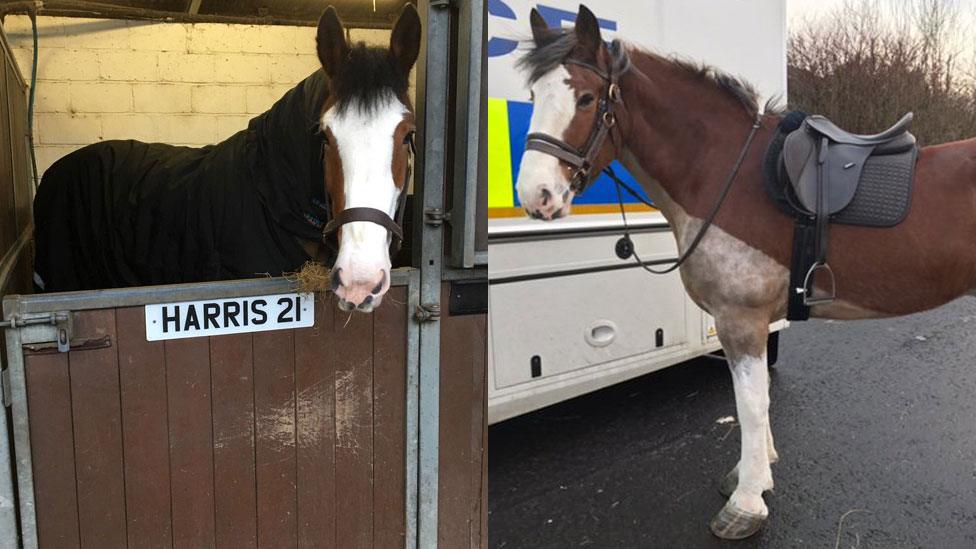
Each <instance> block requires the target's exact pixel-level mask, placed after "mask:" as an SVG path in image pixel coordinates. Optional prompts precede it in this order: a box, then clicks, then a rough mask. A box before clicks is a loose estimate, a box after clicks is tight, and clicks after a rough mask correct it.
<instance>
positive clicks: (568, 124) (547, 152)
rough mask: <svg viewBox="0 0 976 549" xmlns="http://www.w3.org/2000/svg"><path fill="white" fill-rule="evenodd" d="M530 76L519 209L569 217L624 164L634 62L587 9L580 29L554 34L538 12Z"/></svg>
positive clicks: (524, 62) (528, 60)
mask: <svg viewBox="0 0 976 549" xmlns="http://www.w3.org/2000/svg"><path fill="white" fill-rule="evenodd" d="M530 19H531V23H532V37H533V40H534V42H535V44H534V46H535V47H534V48H533V49H532V50H530V51H529V52H528V53H527V54H526V55H525V57H523V58H522V59H521V61H520V62H519V65H520V66H521V67H522V68H524V69H526V70H527V71H528V72H529V87H530V90H531V92H532V103H533V110H532V120H531V122H530V124H529V134H528V136H527V137H526V147H525V149H526V150H525V154H524V155H523V156H522V163H521V167H520V169H519V176H518V183H517V190H518V197H519V201H520V202H521V204H522V206H523V207H524V208H525V210H526V211H527V212H528V214H529V215H530V216H532V217H535V218H538V219H544V220H547V221H548V220H552V219H557V218H559V217H563V216H565V215H567V214H569V211H570V206H571V204H572V201H573V198H574V197H575V196H576V195H578V194H580V193H582V192H583V190H584V189H585V188H586V187H587V186H588V185H589V184H590V183H592V182H593V180H594V179H596V177H597V176H598V175H599V173H600V171H601V170H602V169H604V168H605V167H606V166H608V165H609V164H610V162H612V161H613V160H614V158H615V157H616V156H617V153H618V149H619V146H620V143H621V140H622V132H621V127H620V124H618V122H619V121H620V120H621V119H622V117H621V116H619V113H620V111H621V110H622V109H623V105H622V103H621V96H620V87H619V86H618V84H617V79H618V78H619V77H620V75H622V74H623V73H624V72H626V70H627V68H628V66H629V61H628V59H627V55H626V53H625V52H624V49H623V46H622V45H621V44H620V43H619V42H616V41H614V42H613V43H612V44H611V45H610V46H608V45H607V44H605V43H604V42H603V39H602V38H601V37H600V27H599V23H598V21H597V18H596V16H595V15H593V12H591V11H590V10H589V9H587V8H586V6H582V5H581V6H580V10H579V14H578V15H577V17H576V25H575V28H574V29H568V30H564V29H550V28H549V27H548V26H547V25H546V22H545V20H544V19H543V17H542V15H540V14H539V12H538V11H537V10H535V9H533V10H532V14H531V18H530Z"/></svg>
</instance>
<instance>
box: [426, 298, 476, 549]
mask: <svg viewBox="0 0 976 549" xmlns="http://www.w3.org/2000/svg"><path fill="white" fill-rule="evenodd" d="M449 288H450V285H449V284H445V285H444V288H443V290H444V291H443V292H442V295H441V303H442V304H443V308H444V313H445V316H444V317H443V318H442V324H441V376H440V379H441V402H440V417H441V427H440V439H441V440H440V490H439V491H438V494H439V497H438V500H439V501H438V507H439V513H440V521H439V528H438V530H439V531H438V541H439V543H440V547H481V546H482V538H483V537H484V536H485V535H486V532H484V530H483V528H484V525H483V522H482V518H483V516H484V513H485V512H487V509H485V508H484V507H483V504H484V498H483V490H485V489H487V487H486V485H485V484H484V483H483V478H484V474H483V473H484V469H485V468H486V467H487V465H488V464H487V459H486V457H487V453H486V450H487V449H486V447H485V445H484V444H485V438H484V437H485V432H486V431H487V426H486V423H485V421H486V420H485V372H486V371H487V370H486V367H487V360H486V358H487V356H486V353H487V350H488V347H487V332H486V330H487V325H488V318H487V317H488V315H487V314H474V315H458V316H452V315H451V314H450V307H448V306H447V304H448V303H449V302H450V299H449V294H448V291H449Z"/></svg>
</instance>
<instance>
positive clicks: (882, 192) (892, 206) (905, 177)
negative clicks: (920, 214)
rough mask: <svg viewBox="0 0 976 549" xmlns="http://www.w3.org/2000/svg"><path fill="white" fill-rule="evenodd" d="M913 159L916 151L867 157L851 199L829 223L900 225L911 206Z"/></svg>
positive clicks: (867, 225) (871, 225) (916, 153)
mask: <svg viewBox="0 0 976 549" xmlns="http://www.w3.org/2000/svg"><path fill="white" fill-rule="evenodd" d="M916 158H918V149H913V150H912V151H911V152H907V153H902V154H891V155H886V156H872V157H869V158H868V159H867V161H866V162H865V164H864V170H863V172H862V173H861V182H860V183H859V184H858V186H857V191H856V192H855V193H854V199H853V200H851V203H850V205H849V206H847V207H846V208H844V209H843V210H841V211H840V212H838V213H837V215H836V216H835V217H834V218H833V219H832V221H835V222H837V223H844V224H846V225H863V226H866V227H894V226H895V225H897V224H899V223H901V222H902V221H903V220H904V219H905V216H906V215H908V209H909V207H910V206H911V202H912V180H913V179H914V177H915V159H916Z"/></svg>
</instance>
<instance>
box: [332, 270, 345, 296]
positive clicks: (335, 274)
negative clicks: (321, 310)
mask: <svg viewBox="0 0 976 549" xmlns="http://www.w3.org/2000/svg"><path fill="white" fill-rule="evenodd" d="M340 272H342V268H341V267H340V268H338V269H333V270H332V277H331V280H330V282H331V286H332V291H333V292H334V291H336V290H338V289H339V286H342V279H341V278H339V273H340Z"/></svg>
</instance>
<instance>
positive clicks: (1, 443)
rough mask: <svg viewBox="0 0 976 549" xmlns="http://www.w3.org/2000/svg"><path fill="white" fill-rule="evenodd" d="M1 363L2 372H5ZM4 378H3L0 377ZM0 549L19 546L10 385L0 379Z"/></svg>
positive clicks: (10, 548) (11, 548)
mask: <svg viewBox="0 0 976 549" xmlns="http://www.w3.org/2000/svg"><path fill="white" fill-rule="evenodd" d="M3 371H4V370H3V364H2V363H0V372H3ZM0 379H2V378H0ZM0 385H2V386H0V393H3V398H2V399H0V549H13V548H15V547H17V510H16V509H15V508H14V501H16V498H15V497H14V478H13V467H12V464H11V462H10V433H9V432H8V431H7V404H6V402H7V401H8V400H9V399H10V395H9V394H7V392H8V391H9V390H10V389H9V387H8V386H6V385H5V384H3V382H2V381H0Z"/></svg>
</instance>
